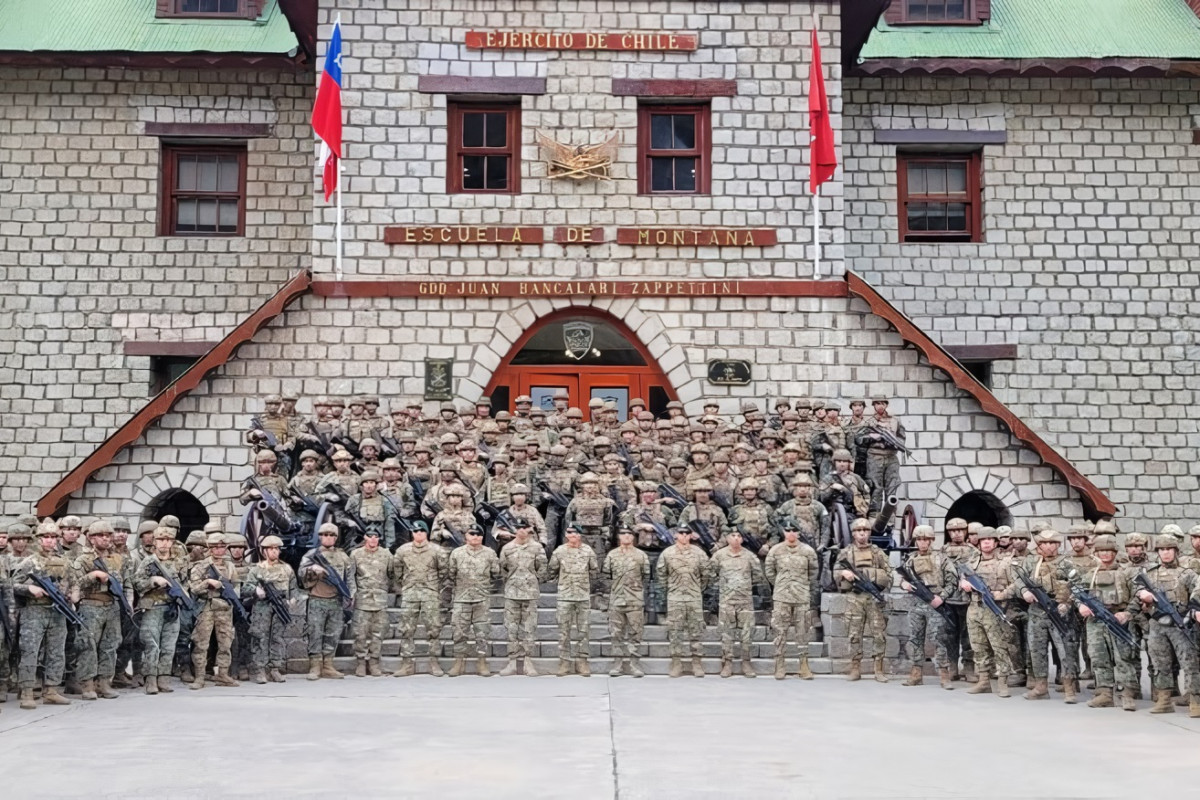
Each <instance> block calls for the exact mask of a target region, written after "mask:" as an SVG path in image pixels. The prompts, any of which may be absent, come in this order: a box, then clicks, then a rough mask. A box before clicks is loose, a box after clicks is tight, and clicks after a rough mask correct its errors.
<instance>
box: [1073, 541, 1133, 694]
mask: <svg viewBox="0 0 1200 800" xmlns="http://www.w3.org/2000/svg"><path fill="white" fill-rule="evenodd" d="M1092 549H1093V551H1094V552H1095V554H1096V559H1097V563H1096V566H1095V568H1093V569H1092V570H1090V571H1088V572H1083V573H1080V572H1077V571H1075V570H1072V571H1071V572H1070V573H1068V574H1067V579H1068V580H1070V581H1072V582H1074V583H1076V584H1077V585H1078V586H1081V587H1082V588H1084V589H1085V590H1087V591H1088V592H1089V593H1090V594H1091V595H1093V596H1094V597H1095V598H1096V599H1097V600H1099V601H1100V602H1101V603H1103V604H1104V606H1105V608H1107V609H1108V610H1109V611H1111V612H1112V613H1113V616H1115V617H1116V618H1117V622H1119V623H1121V624H1122V625H1126V624H1127V623H1128V622H1129V617H1130V615H1129V612H1128V611H1126V609H1127V608H1128V606H1129V599H1130V594H1131V591H1130V577H1129V575H1128V574H1127V573H1126V572H1125V571H1124V570H1123V569H1122V568H1121V567H1120V565H1119V564H1117V537H1115V536H1113V535H1112V534H1110V533H1105V534H1101V535H1099V536H1097V537H1096V540H1095V542H1094V543H1093V545H1092ZM1076 609H1077V610H1078V611H1079V615H1080V616H1081V617H1083V618H1084V620H1086V623H1085V624H1086V625H1087V628H1088V635H1087V641H1088V649H1089V650H1090V651H1091V653H1092V669H1093V670H1094V672H1095V674H1096V696H1095V697H1093V698H1092V699H1091V700H1089V701H1088V707H1089V708H1111V707H1112V706H1113V689H1114V688H1115V687H1116V686H1117V685H1118V684H1120V686H1121V687H1122V693H1121V707H1122V708H1124V709H1125V710H1126V711H1136V710H1137V704H1136V703H1135V702H1134V699H1133V684H1134V681H1135V680H1136V679H1137V673H1136V672H1135V671H1134V668H1133V663H1134V659H1135V658H1136V659H1137V660H1138V661H1140V660H1141V653H1140V652H1135V651H1134V650H1133V648H1131V647H1126V646H1125V645H1124V643H1122V642H1121V640H1120V639H1118V638H1117V637H1116V636H1114V635H1113V634H1112V632H1111V631H1110V630H1109V629H1108V627H1107V626H1106V625H1105V624H1104V623H1103V622H1101V621H1100V620H1098V619H1096V617H1095V615H1094V614H1093V613H1092V610H1091V609H1090V608H1088V607H1087V606H1086V605H1083V604H1082V603H1078V604H1076Z"/></svg>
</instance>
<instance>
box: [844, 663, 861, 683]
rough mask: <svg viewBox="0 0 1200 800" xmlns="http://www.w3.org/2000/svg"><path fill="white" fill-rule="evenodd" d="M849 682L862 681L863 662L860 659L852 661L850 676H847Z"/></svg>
mask: <svg viewBox="0 0 1200 800" xmlns="http://www.w3.org/2000/svg"><path fill="white" fill-rule="evenodd" d="M846 680H848V681H861V680H862V660H861V659H858V658H852V659H850V674H848V675H847V676H846Z"/></svg>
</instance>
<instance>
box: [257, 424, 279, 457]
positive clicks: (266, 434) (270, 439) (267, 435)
mask: <svg viewBox="0 0 1200 800" xmlns="http://www.w3.org/2000/svg"><path fill="white" fill-rule="evenodd" d="M250 430H252V431H257V432H258V433H261V434H262V437H263V439H265V440H266V442H267V447H269V448H271V449H272V450H274V449H275V448H276V447H279V439H278V438H276V436H275V434H273V433H271V432H270V431H269V430H267V429H266V428H264V427H263V424H262V418H260V417H257V416H254V417H251V418H250Z"/></svg>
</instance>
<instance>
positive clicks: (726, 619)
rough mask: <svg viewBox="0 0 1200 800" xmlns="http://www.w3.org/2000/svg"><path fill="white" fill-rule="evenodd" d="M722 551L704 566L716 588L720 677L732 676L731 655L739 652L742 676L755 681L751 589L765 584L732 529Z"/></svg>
mask: <svg viewBox="0 0 1200 800" xmlns="http://www.w3.org/2000/svg"><path fill="white" fill-rule="evenodd" d="M726 541H727V542H728V547H722V548H721V549H720V550H717V551H716V552H715V553H713V556H712V559H711V560H709V562H708V564H707V565H706V566H707V568H708V581H709V582H710V583H714V584H716V586H717V591H718V597H719V599H720V614H719V616H718V619H717V624H718V626H719V627H720V631H721V677H722V678H728V677H731V676H732V675H733V658H734V655H735V651H740V654H741V658H742V675H743V676H744V677H747V678H753V677H756V676H755V674H754V666H753V664H751V662H750V658H751V652H750V648H751V646H752V645H751V638H752V637H753V635H754V597H753V591H754V585H755V584H763V583H766V576H765V575H764V574H763V568H762V563H761V562H760V561H759V559H758V558H757V557H755V555H754V554H753V553H751V552H750V551H749V550H746V549H745V548H743V547H742V534H741V533H740V532H739V531H738V530H737V529H736V528H735V529H733V530H731V531H729V533H728V535H727V539H726Z"/></svg>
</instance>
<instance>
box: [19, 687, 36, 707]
mask: <svg viewBox="0 0 1200 800" xmlns="http://www.w3.org/2000/svg"><path fill="white" fill-rule="evenodd" d="M18 699H19V700H20V701H21V708H23V709H24V710H26V711H33V710H34V709H35V708H37V702H36V701H35V700H34V699H33V689H22V690H21V691H20V694H19V696H18Z"/></svg>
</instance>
